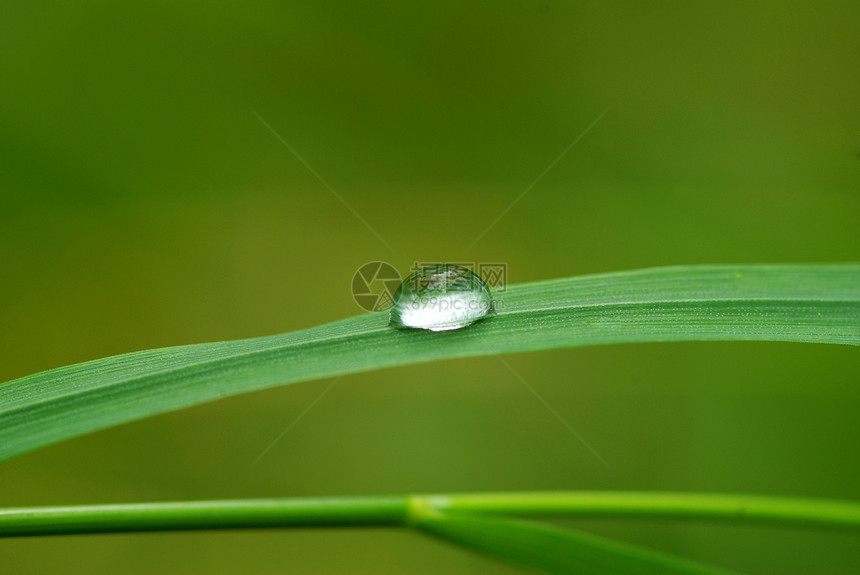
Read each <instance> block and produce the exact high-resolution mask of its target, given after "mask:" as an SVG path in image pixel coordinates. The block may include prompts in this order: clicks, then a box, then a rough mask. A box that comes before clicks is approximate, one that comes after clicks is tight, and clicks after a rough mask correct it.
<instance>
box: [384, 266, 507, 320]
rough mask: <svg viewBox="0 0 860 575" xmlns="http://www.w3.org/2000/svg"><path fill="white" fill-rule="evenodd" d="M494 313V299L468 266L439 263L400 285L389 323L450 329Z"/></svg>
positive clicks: (418, 272)
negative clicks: (466, 267)
mask: <svg viewBox="0 0 860 575" xmlns="http://www.w3.org/2000/svg"><path fill="white" fill-rule="evenodd" d="M491 313H493V298H492V296H491V295H490V289H489V288H488V287H487V284H485V283H484V282H483V280H481V278H479V277H478V276H476V275H475V274H474V273H472V272H471V271H469V270H467V269H465V268H461V267H458V266H453V265H437V266H430V267H427V268H423V269H421V270H418V271H417V272H415V273H414V274H412V275H411V276H409V277H408V278H406V279H405V280H404V281H403V283H402V284H400V287H399V288H397V292H396V293H395V294H394V305H393V306H392V307H391V312H390V321H389V325H391V326H392V327H396V328H419V329H429V330H430V331H447V330H452V329H460V328H461V327H466V326H467V325H472V324H473V323H475V322H476V321H478V320H479V319H481V318H483V317H486V316H487V315H489V314H491Z"/></svg>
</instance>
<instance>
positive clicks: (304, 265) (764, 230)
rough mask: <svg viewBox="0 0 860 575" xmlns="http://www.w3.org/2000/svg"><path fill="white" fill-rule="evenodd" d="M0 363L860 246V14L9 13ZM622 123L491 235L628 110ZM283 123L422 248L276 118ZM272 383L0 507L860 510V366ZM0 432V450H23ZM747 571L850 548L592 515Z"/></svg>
mask: <svg viewBox="0 0 860 575" xmlns="http://www.w3.org/2000/svg"><path fill="white" fill-rule="evenodd" d="M0 15H2V16H1V17H0V264H2V267H0V270H2V272H0V273H2V276H0V278H1V279H2V282H0V325H2V330H0V357H2V362H0V381H5V380H8V379H12V378H16V377H19V376H23V375H27V374H29V373H33V372H36V371H40V370H44V369H48V368H52V367H56V366H60V365H64V364H69V363H74V362H79V361H84V360H88V359H93V358H98V357H102V356H107V355H112V354H117V353H122V352H127V351H133V350H138V349H144V348H151V347H161V346H169V345H176V344H186V343H196V342H204V341H217V340H226V339H235V338H243V337H252V336H259V335H267V334H273V333H280V332H286V331H292V330H297V329H302V328H305V327H310V326H313V325H317V324H321V323H324V322H328V321H332V320H335V319H339V318H343V317H347V316H350V315H354V314H357V313H361V311H362V310H361V309H360V308H358V306H357V305H356V304H355V303H354V301H353V300H352V297H351V295H350V291H349V289H350V282H351V279H352V275H353V273H354V272H355V270H356V269H357V268H358V267H359V266H361V265H362V264H364V263H365V262H368V261H374V260H384V261H388V262H390V263H392V264H393V265H395V266H396V267H397V268H398V269H400V270H401V271H406V270H408V269H409V267H410V265H411V264H412V262H413V261H415V260H421V261H476V262H477V261H490V262H506V263H507V264H508V269H509V280H510V281H511V282H513V283H519V282H524V281H533V280H540V279H548V278H555V277H565V276H572V275H577V274H583V273H595V272H604V271H613V270H624V269H634V268H641V267H648V266H657V265H673V264H694V263H729V262H733V263H747V262H812V261H815V262H831V261H848V260H852V261H858V260H860V4H858V3H857V2H856V1H845V2H836V3H815V2H806V3H791V4H789V3H782V2H761V3H754V5H750V3H745V2H736V3H712V4H704V3H700V4H694V5H690V4H689V3H684V2H671V3H649V4H647V5H646V4H644V3H638V2H611V3H599V2H598V3H570V2H562V1H526V0H524V1H513V0H507V1H503V0H499V1H495V2H433V3H400V2H357V3H349V2H330V1H316V2H293V3H284V2H271V1H263V0H254V1H250V2H241V3H240V2H205V3H204V2H189V1H180V2H146V3H143V4H140V3H138V4H131V5H124V4H122V5H120V4H117V3H115V2H96V1H85V2H77V3H68V2H56V1H54V2H44V3H28V2H20V1H16V0H13V1H11V2H5V3H4V4H3V6H2V8H0ZM607 109H608V112H607V114H606V115H605V117H603V119H602V120H601V121H600V122H599V123H598V124H597V125H596V126H595V127H594V128H593V129H592V130H591V131H590V132H589V133H588V134H587V135H586V136H585V137H584V138H583V139H582V140H581V141H580V142H579V143H578V144H577V145H576V146H575V147H573V148H572V149H571V151H570V152H569V153H568V154H567V155H566V156H565V157H564V158H563V159H562V160H561V161H559V162H558V164H557V165H555V167H554V168H553V169H552V170H551V171H550V172H549V173H547V175H546V176H545V177H544V178H543V179H542V180H541V181H540V182H539V183H538V184H537V185H536V186H535V187H534V188H533V189H532V190H531V191H530V192H529V193H528V194H527V195H526V196H525V197H524V198H523V199H522V200H521V201H520V202H519V203H517V205H516V206H514V207H513V208H512V209H511V210H510V212H509V213H508V214H507V215H505V217H503V218H502V219H501V220H500V221H499V222H498V223H497V224H496V225H495V226H494V227H493V228H492V229H491V230H490V231H489V232H487V234H486V235H485V236H484V237H483V238H482V239H481V240H480V241H479V242H478V243H477V244H476V245H475V247H474V248H473V249H471V250H467V247H468V246H469V244H470V243H472V241H473V240H474V239H475V238H476V237H477V236H478V234H480V233H481V232H482V231H483V230H484V229H485V228H486V227H487V226H488V225H490V223H491V222H492V221H493V220H495V219H496V217H497V216H498V215H499V214H500V213H502V211H503V210H504V209H506V208H507V207H508V206H509V205H510V203H511V202H512V201H513V200H514V199H515V198H516V197H517V196H518V195H519V194H520V193H522V192H523V190H525V189H526V187H527V186H528V185H529V184H530V183H531V182H532V181H533V180H534V179H535V178H536V177H537V176H538V175H539V174H540V173H541V172H543V171H544V170H545V169H546V168H547V167H548V166H549V165H550V163H551V162H552V161H553V160H555V159H556V158H557V157H558V155H559V154H560V153H561V152H562V151H563V150H564V149H565V148H566V147H567V146H568V145H569V144H570V143H571V142H572V141H573V140H574V139H575V138H576V137H577V136H578V135H579V134H580V133H581V132H582V131H583V130H584V129H585V128H586V127H587V126H588V125H589V124H590V123H591V122H592V121H593V120H594V119H595V118H597V117H598V116H599V115H600V114H601V113H602V112H603V111H604V110H607ZM253 110H256V112H257V113H258V114H259V115H260V116H262V117H263V118H265V120H266V121H267V122H268V123H269V124H270V125H271V126H272V127H273V128H274V129H276V130H277V131H278V132H279V133H280V134H281V136H282V137H283V138H284V139H285V140H286V141H287V142H288V143H289V144H290V145H291V146H293V147H294V148H295V149H296V150H297V151H298V152H299V153H300V154H301V155H302V156H303V157H304V158H305V159H306V161H307V162H308V164H309V165H310V166H312V167H313V169H315V170H316V171H317V172H318V173H319V174H320V175H322V177H323V178H325V179H326V180H327V181H328V182H329V183H330V185H331V186H332V188H333V189H334V190H336V191H337V192H338V193H339V194H341V195H342V196H343V197H344V198H345V199H346V200H347V201H348V202H349V203H350V204H351V205H352V206H353V207H354V209H355V210H356V211H357V212H358V213H359V214H361V216H362V217H363V218H364V219H365V220H367V222H368V223H369V224H370V225H371V226H372V227H373V229H375V230H376V231H377V232H378V233H379V235H380V236H382V237H383V238H384V239H385V241H386V242H388V243H389V244H390V245H391V246H392V247H393V250H389V249H388V248H386V246H385V245H384V244H383V243H382V242H380V241H379V240H378V239H377V238H376V237H374V235H373V234H372V233H370V232H369V231H368V230H367V229H366V228H365V227H364V226H363V225H362V223H361V222H360V221H359V219H357V218H356V217H355V216H354V215H353V214H352V213H350V211H349V210H347V209H346V208H345V207H344V206H343V205H342V204H341V203H340V201H339V200H338V199H337V198H336V197H335V196H334V195H333V194H332V193H331V192H330V191H329V190H327V189H326V188H325V187H324V186H323V185H322V184H321V183H320V182H319V181H318V180H317V179H316V178H315V177H314V175H313V174H312V173H311V172H310V171H309V170H308V169H307V168H306V167H305V166H303V165H302V164H301V163H300V162H299V161H298V160H297V159H296V158H295V157H294V156H293V155H291V153H290V152H289V150H287V149H286V147H285V146H283V145H282V144H281V143H280V142H279V141H278V139H277V138H276V137H275V136H273V135H272V133H271V132H269V131H268V130H267V129H266V127H265V126H264V125H263V124H262V123H261V122H260V121H259V120H258V119H257V117H255V115H254V112H253ZM508 360H509V362H510V363H511V365H512V366H513V367H514V368H515V369H516V370H517V371H518V372H519V373H520V374H521V375H522V376H523V378H525V379H526V381H528V382H529V383H530V384H531V385H532V386H533V387H535V388H536V389H537V390H538V391H539V392H540V393H541V394H542V395H543V396H544V397H545V398H546V399H547V401H548V402H549V403H550V404H551V405H552V406H553V407H554V408H555V409H556V410H557V411H559V412H560V413H561V414H562V415H563V416H564V417H565V419H566V420H567V421H568V422H569V423H570V424H571V425H572V426H573V427H574V428H576V429H577V431H579V433H581V434H582V435H583V436H584V437H585V438H586V439H587V440H588V441H589V443H590V444H591V445H592V446H593V447H594V448H595V449H596V450H597V451H598V452H599V453H600V454H601V455H602V456H603V457H604V458H605V459H606V460H607V461H608V462H609V467H604V466H603V465H602V464H601V463H600V462H599V461H598V460H597V459H596V458H595V457H594V456H593V455H592V454H591V453H589V452H588V450H587V449H585V448H584V447H583V445H582V444H580V443H579V442H578V441H577V440H576V438H575V437H573V436H572V435H571V434H570V433H568V432H567V431H566V430H565V429H564V428H563V427H562V426H561V425H560V424H559V422H558V421H557V420H556V419H555V418H554V417H553V416H552V414H551V413H549V412H548V411H547V410H546V408H545V407H544V406H543V405H541V404H540V403H539V402H538V401H536V400H535V398H534V397H533V396H532V395H531V394H530V393H529V392H528V390H527V389H525V387H524V386H523V385H522V384H521V383H520V382H518V381H517V380H516V379H515V378H514V377H513V376H512V375H511V374H510V373H509V372H508V371H507V370H506V369H505V367H504V366H503V365H501V364H500V363H499V362H498V360H497V359H495V358H492V357H490V358H475V359H465V360H457V361H447V362H440V363H435V364H428V365H416V366H409V367H401V368H396V369H388V370H383V371H378V372H373V373H365V374H360V375H351V376H348V377H345V378H343V379H342V380H341V381H340V382H339V383H338V385H337V386H335V387H334V388H333V389H332V390H331V391H330V392H329V393H328V394H327V395H326V396H325V397H324V398H323V399H322V400H321V401H320V402H319V403H318V404H317V405H316V406H315V407H314V409H313V410H311V411H310V412H309V413H308V414H307V415H306V416H305V417H304V418H303V419H302V420H301V421H300V422H299V423H298V424H297V425H296V426H295V427H294V428H293V429H292V430H291V431H290V433H288V434H287V435H286V436H285V437H284V438H283V439H282V440H281V441H280V442H279V443H278V444H277V445H276V446H275V447H274V448H273V449H272V450H271V451H270V452H269V453H268V454H267V455H266V456H265V458H263V459H262V460H261V461H260V462H259V463H258V464H257V465H254V466H252V465H251V463H252V461H253V460H254V459H255V458H256V457H257V455H259V453H260V452H261V451H262V450H263V449H264V448H265V447H266V446H267V445H268V444H269V443H270V442H271V440H272V439H273V438H274V437H276V436H277V435H278V434H279V433H280V432H281V431H282V430H283V429H284V428H285V427H286V426H287V425H289V424H290V422H292V421H293V420H294V419H295V418H296V417H297V416H298V415H299V414H300V413H301V412H302V411H304V410H305V409H306V408H307V406H308V405H310V404H311V403H312V402H313V401H314V399H315V398H316V397H317V396H318V395H319V394H320V392H321V391H322V390H323V389H325V387H326V386H328V385H329V381H317V382H308V383H304V384H300V385H295V386H288V387H284V388H278V389H272V390H268V391H264V392H258V393H253V394H249V395H245V396H240V397H237V398H231V399H227V400H222V401H219V402H215V403H212V404H208V405H204V406H200V407H196V408H192V409H186V410H183V411H180V412H176V413H171V414H167V415H163V416H159V417H155V418H151V419H148V420H144V421H140V422H136V423H132V424H128V425H124V426H121V427H119V428H114V429H109V430H106V431H103V432H99V433H95V434H92V435H89V436H86V437H82V438H78V439H75V440H72V441H68V442H65V443H62V444H59V445H56V446H53V447H50V448H47V449H43V450H41V451H38V452H36V453H32V454H28V455H26V456H22V457H19V458H16V459H14V460H11V461H8V462H4V463H2V465H0V506H13V505H41V504H67V503H68V504H73V503H87V502H114V501H146V500H171V499H187V498H230V497H262V496H305V495H338V494H376V493H405V492H434V491H466V490H518V489H526V490H536V489H637V490H679V491H714V492H743V493H754V494H773V495H788V496H814V497H838V498H848V499H854V500H857V499H860V458H858V456H857V454H858V447H857V445H858V439H860V423H858V421H860V419H858V414H860V387H858V385H857V384H858V379H859V378H858V374H860V354H858V351H857V349H856V348H849V347H839V346H823V345H822V346H816V345H803V344H777V343H684V344H642V345H623V346H614V347H603V348H584V349H566V350H556V351H549V352H539V353H529V354H523V355H515V356H511V357H509V358H508ZM0 440H2V438H0ZM569 523H570V524H572V525H577V526H581V527H583V528H585V529H588V530H589V531H591V532H594V533H599V534H604V535H608V536H612V537H616V538H618V539H621V540H623V541H629V542H634V543H640V544H644V545H650V546H652V547H654V548H657V549H661V550H665V551H669V552H673V553H677V554H680V555H683V556H686V557H690V558H695V559H699V560H702V561H710V562H713V563H715V564H717V565H720V566H723V567H727V568H734V569H738V570H741V571H745V572H749V573H762V574H764V573H775V572H779V573H798V574H799V573H811V572H815V573H848V572H856V571H857V569H858V566H860V546H858V545H857V538H856V536H851V535H848V534H841V533H829V534H828V533H823V534H822V533H812V534H809V533H804V532H800V531H791V530H789V531H785V530H775V529H767V528H749V527H737V526H728V525H706V524H693V525H687V524H676V523H670V522H655V521H638V522H634V521H618V520H611V521H610V520H604V521H599V520H592V521H571V522H569ZM0 557H2V559H0V561H2V565H3V567H2V570H3V571H4V572H7V573H22V574H28V573H45V572H63V573H87V574H100V573H105V574H107V573H118V572H124V573H142V574H143V573H145V574H149V573H153V574H154V573H190V572H194V573H213V574H221V573H224V574H226V573H242V572H253V573H283V572H296V573H341V572H351V573H373V574H381V573H402V572H411V573H440V572H444V573H452V574H465V573H511V574H513V573H517V572H519V571H518V570H516V569H513V568H509V567H506V566H504V565H500V564H497V563H495V562H492V561H490V560H486V559H483V558H480V557H478V556H473V555H471V554H469V553H467V552H465V551H461V550H459V549H456V548H453V547H449V546H447V545H445V544H442V543H438V542H434V541H431V540H429V539H424V538H421V537H419V536H417V535H411V534H407V533H402V532H396V531H385V530H368V531H349V530H328V531H310V530H308V531H289V532H244V533H196V534H155V535H116V536H93V537H64V538H46V539H19V540H7V541H3V542H0Z"/></svg>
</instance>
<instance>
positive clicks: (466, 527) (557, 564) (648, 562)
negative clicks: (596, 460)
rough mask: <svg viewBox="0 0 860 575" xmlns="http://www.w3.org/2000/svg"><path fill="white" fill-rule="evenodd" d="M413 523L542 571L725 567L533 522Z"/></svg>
mask: <svg viewBox="0 0 860 575" xmlns="http://www.w3.org/2000/svg"><path fill="white" fill-rule="evenodd" d="M414 527H415V528H416V529H418V530H420V531H422V532H424V533H428V534H430V535H433V536H435V537H439V538H440V539H444V540H445V541H448V542H451V543H455V544H457V545H460V546H462V547H466V548H468V549H471V550H473V551H477V552H478V553H482V554H484V555H489V556H490V557H494V558H496V559H501V560H502V561H506V562H508V563H513V564H515V565H519V566H521V567H527V568H530V569H534V570H537V571H541V572H543V573H550V574H564V575H567V574H569V573H577V574H582V575H607V574H613V575H652V574H653V575H656V574H661V575H667V574H675V575H717V574H725V573H727V572H726V571H723V570H720V569H717V568H714V567H710V566H706V565H701V564H698V563H694V562H692V561H687V560H684V559H680V558H678V557H673V556H671V555H667V554H664V553H658V552H656V551H651V550H648V549H644V548H642V547H636V546H633V545H628V544H623V543H617V542H615V541H611V540H609V539H604V538H602V537H596V536H594V535H588V534H586V533H582V532H579V531H575V530H573V529H565V528H562V527H558V526H555V525H547V524H543V523H538V522H534V521H523V520H514V519H502V518H494V517H486V516H479V515H468V514H457V513H438V512H431V513H428V514H427V515H425V516H423V517H419V519H418V520H417V521H416V522H415V523H414Z"/></svg>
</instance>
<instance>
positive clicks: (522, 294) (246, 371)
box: [0, 264, 860, 460]
mask: <svg viewBox="0 0 860 575" xmlns="http://www.w3.org/2000/svg"><path fill="white" fill-rule="evenodd" d="M496 308H497V314H496V315H495V316H494V317H491V318H489V319H486V320H484V321H482V322H479V323H478V324H475V325H474V326H472V327H469V328H466V329H463V330H458V331H451V332H443V333H432V332H426V331H396V330H392V329H390V328H388V327H387V314H385V313H375V314H365V315H361V316H357V317H353V318H349V319H345V320H341V321H336V322H333V323H330V324H326V325H321V326H318V327H314V328H310V329H306V330H302V331H298V332H293V333H287V334H282V335H275V336H269V337H261V338H255V339H247V340H239V341H231V342H223V343H208V344H197V345H188V346H180V347H173V348H165V349H155V350H148V351H141V352H135V353H129V354H125V355H120V356H115V357H109V358H105V359H99V360H95V361H90V362H86V363H81V364H77V365H72V366H68V367H62V368H58V369H53V370H50V371H46V372H42V373H38V374H35V375H31V376H27V377H23V378H20V379H17V380H13V381H9V382H6V383H4V384H0V438H2V439H1V440H0V460H2V459H7V458H9V457H12V456H14V455H18V454H21V453H25V452H27V451H31V450H33V449H36V448H38V447H42V446H45V445H49V444H52V443H55V442H57V441H61V440H63V439H67V438H70V437H74V436H77V435H81V434H83V433H87V432H90V431H95V430H97V429H102V428H105V427H109V426H111V425H117V424H120V423H124V422H127V421H131V420H134V419H139V418H142V417H146V416H148V415H154V414H157V413H163V412H166V411H171V410H175V409H179V408H182V407H187V406H190V405H195V404H198V403H202V402H205V401H211V400H213V399H217V398H220V397H225V396H229V395H234V394H238V393H243V392H247V391H251V390H255V389H262V388H265V387H270V386H274V385H279V384H286V383H294V382H298V381H306V380H310V379H317V378H320V377H326V376H332V375H338V374H344V373H351V372H357V371H364V370H370V369H377V368H382V367H388V366H393V365H401V364H407V363H418V362H423V361H431V360H436V359H443V358H450V357H464V356H474V355H484V354H494V353H510V352H520V351H529V350H537V349H548V348H558V347H570V346H583V345H599V344H610V343H622V342H648V341H689V340H772V341H797V342H822V343H844V344H854V345H857V344H860V264H829V265H761V266H690V267H674V268H656V269H647V270H640V271H632V272H620V273H611V274H601V275H592V276H582V277H574V278H567V279H558V280H550V281H543V282H535V283H530V284H520V285H514V286H509V287H508V289H507V291H506V292H505V293H502V294H499V295H498V296H497V306H496Z"/></svg>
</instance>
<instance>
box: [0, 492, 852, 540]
mask: <svg viewBox="0 0 860 575" xmlns="http://www.w3.org/2000/svg"><path fill="white" fill-rule="evenodd" d="M434 510H435V511H444V512H459V513H471V514H480V515H495V516H534V517H540V516H543V517H546V516H565V517H583V516H590V517H653V518H665V519H684V520H690V519H699V520H733V521H741V522H764V523H771V524H774V525H779V526H799V527H806V528H847V529H860V503H854V502H850V501H836V500H815V499H793V498H777V497H756V496H748V495H707V494H682V493H644V492H642V493H638V492H618V493H612V492H546V493H535V492H530V493H475V494H441V495H411V496H407V495H400V496H360V497H326V498H296V499H247V500H222V501H183V502H169V503H130V504H112V505H80V506H61V507H60V506H57V507H32V508H10V509H0V537H20V536H37V535H68V534H84V533H123V532H136V531H188V530H201V529H256V528H285V527H403V526H407V525H409V524H411V523H412V520H414V519H416V518H418V519H420V517H422V516H424V515H426V514H427V513H432V512H433V511H434Z"/></svg>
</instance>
